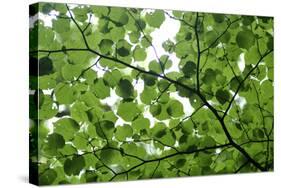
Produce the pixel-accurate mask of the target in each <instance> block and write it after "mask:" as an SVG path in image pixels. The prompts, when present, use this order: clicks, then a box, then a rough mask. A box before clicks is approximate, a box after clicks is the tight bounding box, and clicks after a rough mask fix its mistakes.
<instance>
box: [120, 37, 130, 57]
mask: <svg viewBox="0 0 281 188" xmlns="http://www.w3.org/2000/svg"><path fill="white" fill-rule="evenodd" d="M116 46H117V54H118V55H120V56H121V57H126V56H128V55H130V52H131V48H132V46H131V45H130V44H129V43H128V42H127V41H126V40H119V41H118V43H117V45H116Z"/></svg>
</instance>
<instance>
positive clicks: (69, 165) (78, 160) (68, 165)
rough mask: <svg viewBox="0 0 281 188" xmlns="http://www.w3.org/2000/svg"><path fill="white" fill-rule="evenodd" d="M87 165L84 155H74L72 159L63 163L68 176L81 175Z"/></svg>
mask: <svg viewBox="0 0 281 188" xmlns="http://www.w3.org/2000/svg"><path fill="white" fill-rule="evenodd" d="M84 167H85V159H84V157H83V156H74V157H73V158H72V159H66V161H65V162H64V165H63V169H64V172H65V174H67V175H68V176H71V175H79V174H80V172H81V170H82V169H83V168H84Z"/></svg>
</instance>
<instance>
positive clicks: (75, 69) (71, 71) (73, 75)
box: [61, 64, 82, 80]
mask: <svg viewBox="0 0 281 188" xmlns="http://www.w3.org/2000/svg"><path fill="white" fill-rule="evenodd" d="M81 69H82V68H81V66H80V65H72V64H66V65H64V66H63V67H62V70H61V72H62V76H63V78H64V79H65V80H73V79H77V78H78V76H79V75H80V74H81Z"/></svg>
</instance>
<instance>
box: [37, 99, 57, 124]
mask: <svg viewBox="0 0 281 188" xmlns="http://www.w3.org/2000/svg"><path fill="white" fill-rule="evenodd" d="M39 102H40V103H41V105H40V106H39V113H38V114H39V119H49V118H52V117H54V116H55V115H56V114H57V113H58V109H57V107H54V105H55V103H54V101H53V100H52V98H51V97H50V96H48V95H43V97H42V98H41V99H40V98H39Z"/></svg>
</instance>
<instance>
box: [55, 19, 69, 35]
mask: <svg viewBox="0 0 281 188" xmlns="http://www.w3.org/2000/svg"><path fill="white" fill-rule="evenodd" d="M53 29H54V30H55V31H56V32H58V33H60V34H62V33H65V32H68V31H69V30H70V21H69V20H68V19H56V20H55V19H54V20H53Z"/></svg>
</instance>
